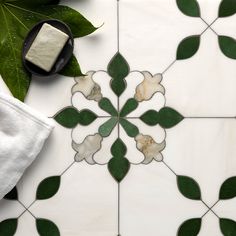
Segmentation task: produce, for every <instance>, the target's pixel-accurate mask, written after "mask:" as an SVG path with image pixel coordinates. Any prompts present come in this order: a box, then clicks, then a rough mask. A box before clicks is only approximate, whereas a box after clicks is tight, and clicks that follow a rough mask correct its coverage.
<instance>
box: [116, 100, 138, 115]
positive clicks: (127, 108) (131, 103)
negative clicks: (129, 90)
mask: <svg viewBox="0 0 236 236" xmlns="http://www.w3.org/2000/svg"><path fill="white" fill-rule="evenodd" d="M137 107H138V101H137V100H136V99H134V98H130V99H128V100H127V101H126V103H125V105H124V106H123V107H122V109H121V111H120V117H125V116H127V115H128V114H130V113H131V112H132V111H134V110H135V109H136V108H137Z"/></svg>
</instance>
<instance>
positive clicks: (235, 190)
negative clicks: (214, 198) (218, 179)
mask: <svg viewBox="0 0 236 236" xmlns="http://www.w3.org/2000/svg"><path fill="white" fill-rule="evenodd" d="M234 197H236V177H235V176H234V177H231V178H229V179H227V180H225V182H224V183H223V184H222V185H221V188H220V194H219V199H220V200H226V199H231V198H234Z"/></svg>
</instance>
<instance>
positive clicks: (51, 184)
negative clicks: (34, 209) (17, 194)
mask: <svg viewBox="0 0 236 236" xmlns="http://www.w3.org/2000/svg"><path fill="white" fill-rule="evenodd" d="M60 183H61V177H60V176H51V177H48V178H46V179H44V180H43V181H42V182H41V183H40V184H39V186H38V188H37V193H36V199H37V200H45V199H48V198H51V197H53V196H54V195H55V194H56V193H57V191H58V189H59V187H60Z"/></svg>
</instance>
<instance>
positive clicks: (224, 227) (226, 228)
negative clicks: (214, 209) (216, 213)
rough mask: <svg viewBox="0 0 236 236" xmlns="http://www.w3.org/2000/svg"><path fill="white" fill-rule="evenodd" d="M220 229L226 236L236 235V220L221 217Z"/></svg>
mask: <svg viewBox="0 0 236 236" xmlns="http://www.w3.org/2000/svg"><path fill="white" fill-rule="evenodd" d="M220 229H221V232H222V234H223V235H224V236H234V235H236V222H235V221H233V220H230V219H225V218H221V219H220Z"/></svg>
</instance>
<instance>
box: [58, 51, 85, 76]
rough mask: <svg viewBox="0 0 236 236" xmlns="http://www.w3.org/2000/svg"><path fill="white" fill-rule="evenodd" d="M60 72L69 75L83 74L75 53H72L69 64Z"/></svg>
mask: <svg viewBox="0 0 236 236" xmlns="http://www.w3.org/2000/svg"><path fill="white" fill-rule="evenodd" d="M60 74H61V75H65V76H69V77H77V76H82V75H83V73H82V72H81V70H80V65H79V63H78V61H77V59H76V57H75V56H74V55H72V57H71V58H70V60H69V62H68V64H67V65H66V66H65V67H64V68H63V70H62V71H61V72H60Z"/></svg>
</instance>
